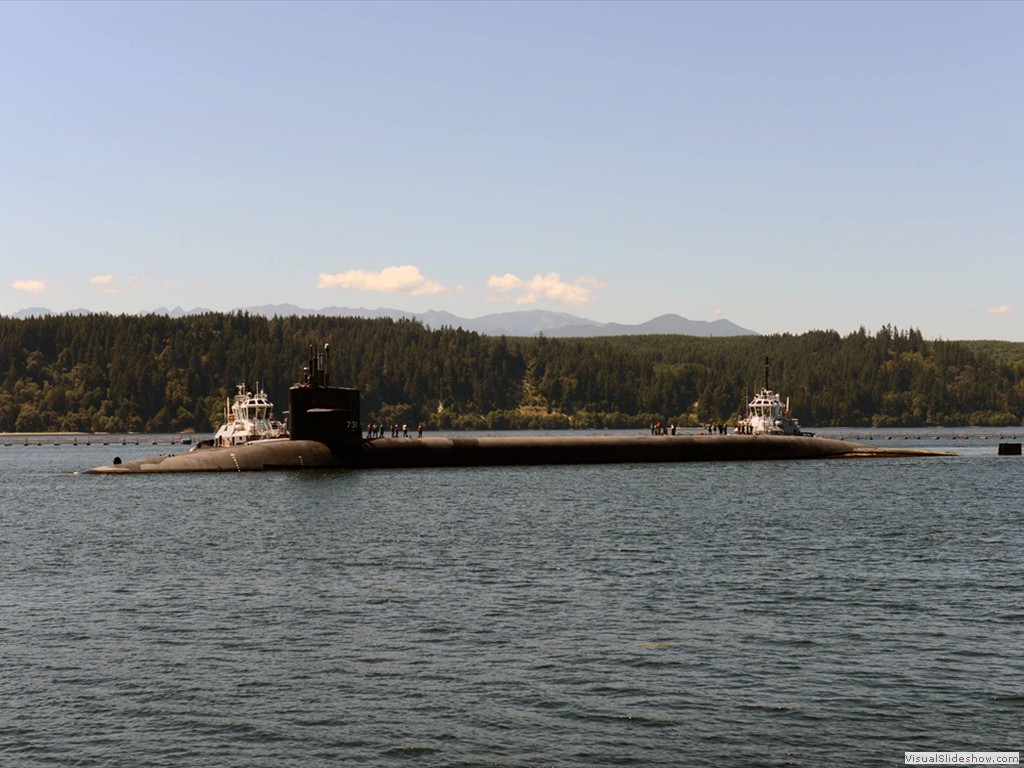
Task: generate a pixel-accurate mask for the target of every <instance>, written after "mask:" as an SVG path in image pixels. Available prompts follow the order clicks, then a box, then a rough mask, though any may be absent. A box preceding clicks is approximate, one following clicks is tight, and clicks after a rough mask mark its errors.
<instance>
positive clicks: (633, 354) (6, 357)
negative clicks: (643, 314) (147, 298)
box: [0, 312, 1024, 432]
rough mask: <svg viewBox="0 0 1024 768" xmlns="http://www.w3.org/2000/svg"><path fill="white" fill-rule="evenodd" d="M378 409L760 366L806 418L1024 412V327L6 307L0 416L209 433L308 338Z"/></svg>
mask: <svg viewBox="0 0 1024 768" xmlns="http://www.w3.org/2000/svg"><path fill="white" fill-rule="evenodd" d="M325 342H329V343H330V345H331V358H330V367H331V371H330V374H331V382H332V383H333V384H337V385H341V386H354V387H358V388H359V389H360V390H361V391H362V416H363V420H364V421H374V422H378V423H386V424H390V423H403V422H405V423H418V422H424V423H426V424H427V425H428V427H430V428H435V429H438V428H439V429H452V428H454V429H521V428H549V429H550V428H605V427H606V428H635V427H644V426H646V425H648V424H650V423H652V422H656V421H661V422H663V423H666V424H669V423H671V424H677V425H680V426H692V425H698V424H705V423H709V422H715V423H734V422H735V420H736V418H737V416H739V415H741V414H742V413H743V412H744V411H745V404H746V402H747V401H748V400H749V399H750V397H751V395H752V394H753V392H754V391H755V390H756V389H758V388H760V386H761V385H762V384H763V379H764V368H763V361H764V358H765V357H766V356H768V357H769V358H770V360H771V369H770V381H769V384H770V386H771V388H772V389H774V390H776V391H778V392H781V393H782V394H783V395H784V396H788V397H790V399H791V401H792V404H793V412H794V415H795V416H796V417H797V418H799V419H800V421H801V423H802V424H804V425H805V426H809V427H814V426H818V427H821V426H851V427H852V426H937V425H945V426H966V425H973V426H1003V425H1014V426H1016V425H1021V424H1022V423H1024V344H1021V343H1014V342H998V341H977V342H974V341H970V342H969V341H943V340H926V339H924V338H923V337H922V335H921V333H920V332H919V331H917V330H914V329H909V330H899V329H896V328H893V327H891V326H886V327H883V328H882V329H880V330H879V331H877V332H874V333H869V332H868V331H866V330H865V329H864V328H861V329H860V330H858V331H857V332H855V333H851V334H849V335H846V336H841V335H840V334H839V333H837V332H835V331H812V332H809V333H804V334H780V335H772V336H738V337H728V338H703V337H695V336H677V335H651V336H620V337H600V338H588V339H561V338H559V339H554V338H546V337H544V336H537V337H505V336H485V335H480V334H478V333H474V332H468V331H464V330H462V329H458V328H450V327H442V328H440V329H430V328H427V327H425V326H424V325H422V324H420V323H418V322H416V321H411V320H390V319H362V318H342V317H324V316H314V317H275V318H266V317H263V316H259V315H250V314H247V313H237V312H235V313H206V314H201V315H194V316H189V317H182V318H170V317H166V316H162V315H145V316H136V315H118V316H115V315H104V314H99V315H86V316H71V315H56V316H48V317H38V318H28V319H13V318H3V317H0V377H2V386H0V431H3V432H15V431H17V432H42V431H67V432H129V431H136V432H177V431H183V430H190V429H194V430H196V431H199V432H209V431H212V430H213V429H215V428H216V426H217V425H218V424H219V422H220V420H221V417H222V412H223V408H224V402H225V399H226V398H228V397H230V396H232V395H233V393H234V392H235V386H236V384H238V383H239V382H245V383H246V384H248V385H249V387H250V388H252V387H255V386H256V384H257V382H258V383H259V384H261V385H262V386H263V388H264V389H265V390H266V391H267V392H268V394H269V395H270V397H271V399H272V400H273V401H274V402H275V403H277V408H278V410H279V411H284V410H286V409H287V402H288V399H287V398H288V388H289V387H290V386H291V385H292V384H293V383H294V382H296V381H299V380H300V379H301V370H302V366H303V365H304V363H305V361H306V358H307V356H308V350H309V345H310V344H311V343H315V344H317V345H318V346H319V345H321V344H323V343H325Z"/></svg>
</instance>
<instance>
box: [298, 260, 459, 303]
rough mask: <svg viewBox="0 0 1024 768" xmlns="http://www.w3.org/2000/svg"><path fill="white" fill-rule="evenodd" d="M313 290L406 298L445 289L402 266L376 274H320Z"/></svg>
mask: <svg viewBox="0 0 1024 768" xmlns="http://www.w3.org/2000/svg"><path fill="white" fill-rule="evenodd" d="M316 287H317V288H342V289H347V290H351V291H377V292H380V293H407V294H409V295H410V296H423V295H425V294H433V293H444V292H445V291H446V290H448V289H447V288H445V287H444V286H443V285H441V284H440V283H438V282H435V281H434V280H428V279H427V278H426V277H424V275H423V273H422V272H420V270H419V267H414V266H412V265H411V264H406V265H405V266H402V267H387V268H385V269H382V270H381V271H380V272H367V271H365V270H362V269H350V270H348V271H347V272H338V273H337V274H335V275H329V274H327V273H326V272H324V273H321V274H320V277H319V279H318V280H317V283H316Z"/></svg>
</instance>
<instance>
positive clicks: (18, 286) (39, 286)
mask: <svg viewBox="0 0 1024 768" xmlns="http://www.w3.org/2000/svg"><path fill="white" fill-rule="evenodd" d="M11 288H13V289H14V290H16V291H21V292H23V293H45V292H46V283H44V282H43V281H42V280H15V281H14V282H13V283H11Z"/></svg>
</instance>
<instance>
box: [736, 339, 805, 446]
mask: <svg viewBox="0 0 1024 768" xmlns="http://www.w3.org/2000/svg"><path fill="white" fill-rule="evenodd" d="M736 432H737V434H741V435H802V434H804V432H803V431H802V430H801V429H800V424H799V423H798V422H797V420H796V419H794V418H793V417H792V416H791V415H790V413H789V398H788V397H787V398H786V402H785V403H783V402H782V397H781V396H780V395H779V394H778V393H776V392H773V391H772V390H770V389H768V358H767V357H766V358H765V359H764V387H763V388H762V389H761V391H760V392H758V393H757V394H756V395H754V399H753V400H751V401H750V402H749V403H747V416H746V418H745V419H740V420H739V421H738V422H737V424H736Z"/></svg>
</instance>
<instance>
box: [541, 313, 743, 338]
mask: <svg viewBox="0 0 1024 768" xmlns="http://www.w3.org/2000/svg"><path fill="white" fill-rule="evenodd" d="M655 333H675V334H680V335H682V336H756V335H757V331H751V330H748V329H746V328H741V327H740V326H738V325H736V324H735V323H731V322H729V321H728V320H713V321H711V322H708V321H707V320H687V319H686V318H685V317H680V316H679V315H673V314H668V315H661V316H660V317H656V318H654V319H653V320H648V321H647V322H646V323H640V324H639V325H623V324H622V323H598V324H591V325H566V326H562V327H561V328H555V329H553V330H551V331H548V332H546V335H548V336H555V337H559V338H566V337H570V336H573V337H581V336H582V337H588V338H589V337H592V336H641V335H645V334H655Z"/></svg>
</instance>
